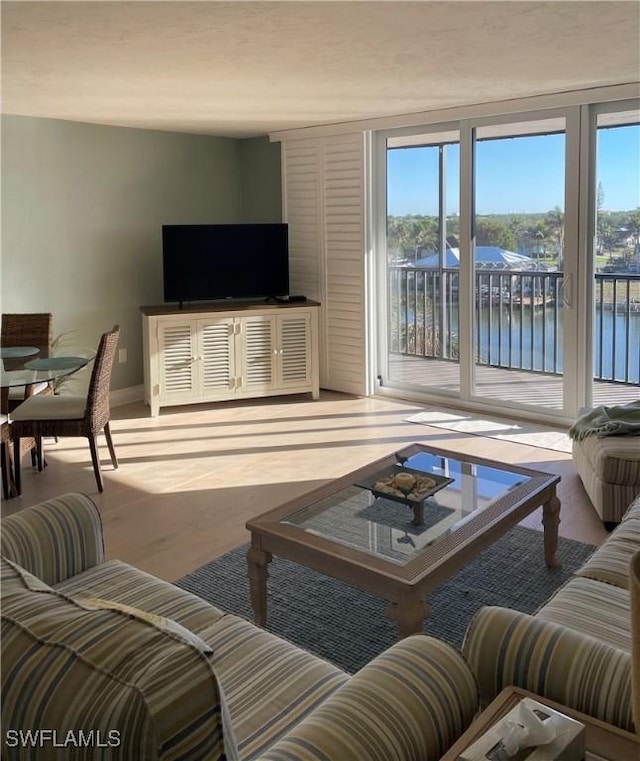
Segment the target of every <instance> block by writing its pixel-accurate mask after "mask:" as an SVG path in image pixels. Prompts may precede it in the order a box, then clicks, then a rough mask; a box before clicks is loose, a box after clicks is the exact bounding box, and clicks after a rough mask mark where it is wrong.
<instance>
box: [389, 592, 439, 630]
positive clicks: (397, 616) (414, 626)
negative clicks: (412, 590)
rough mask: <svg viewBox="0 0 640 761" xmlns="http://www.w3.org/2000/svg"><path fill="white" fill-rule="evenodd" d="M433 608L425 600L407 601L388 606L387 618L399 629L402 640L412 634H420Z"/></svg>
mask: <svg viewBox="0 0 640 761" xmlns="http://www.w3.org/2000/svg"><path fill="white" fill-rule="evenodd" d="M430 613H431V607H430V606H429V605H427V603H426V602H425V601H424V600H418V599H405V600H401V601H399V602H393V601H392V602H390V603H389V604H388V605H387V613H386V615H387V618H388V619H389V620H390V621H394V622H395V624H396V626H397V627H398V633H399V635H400V639H403V638H404V637H408V636H409V635H410V634H420V633H421V632H422V624H423V623H424V621H425V620H426V619H427V618H429V614H430Z"/></svg>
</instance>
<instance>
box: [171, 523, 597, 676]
mask: <svg viewBox="0 0 640 761" xmlns="http://www.w3.org/2000/svg"><path fill="white" fill-rule="evenodd" d="M247 549H248V545H245V546H243V547H238V548H237V549H235V550H232V551H231V552H229V553H227V554H226V555H223V556H221V557H220V558H217V559H216V560H213V561H212V562H210V563H207V564H206V565H204V566H202V567H201V568H199V569H197V570H196V571H194V572H193V573H191V574H189V575H187V576H185V577H184V578H182V579H180V581H178V582H176V583H177V585H178V586H180V587H182V588H183V589H186V590H188V591H189V592H193V593H194V594H196V595H199V596H200V597H203V598H204V599H205V600H207V601H208V602H210V603H212V604H213V605H215V606H217V607H218V608H221V609H222V610H224V611H226V612H230V613H236V614H238V615H240V616H244V617H245V618H248V619H250V620H252V619H253V613H252V610H251V606H250V603H249V584H248V580H247V561H246V552H247ZM593 549H594V548H593V547H592V546H590V545H587V544H582V543H580V542H576V541H573V540H570V539H562V538H561V539H560V547H559V553H558V555H559V558H560V560H561V561H562V568H559V569H555V570H549V569H548V568H547V567H546V566H545V564H544V561H543V537H542V532H540V531H536V530H534V529H528V528H523V527H520V526H516V528H514V529H512V530H511V531H509V532H508V533H507V534H505V536H504V537H502V538H501V539H499V540H498V541H497V542H496V543H495V544H494V545H492V546H491V547H489V548H487V549H486V550H484V551H483V552H482V553H481V554H480V555H478V556H477V557H476V558H475V559H474V560H472V561H471V562H470V563H469V564H468V565H467V566H466V567H464V568H463V569H462V570H461V571H459V572H458V573H457V574H456V575H455V576H453V577H452V578H451V579H450V580H449V581H448V582H446V583H445V584H444V585H443V586H442V587H440V588H439V589H438V590H436V592H434V593H433V594H432V595H431V597H430V598H429V600H428V602H429V603H430V605H431V616H430V618H429V619H428V620H427V621H426V623H425V626H424V631H425V633H426V634H431V635H433V636H435V637H441V638H442V639H445V640H447V641H448V642H451V643H452V644H454V645H456V646H457V647H460V645H461V644H462V639H463V637H464V632H465V630H466V628H467V624H468V623H469V621H470V619H471V617H472V616H473V614H474V613H475V611H477V610H478V608H480V607H481V606H483V605H501V606H505V607H509V608H514V609H515V610H520V611H524V612H526V613H533V612H535V611H536V610H537V609H538V608H539V607H540V606H541V605H542V604H543V603H544V602H545V601H546V600H547V599H548V598H549V597H550V596H551V594H552V593H553V592H554V591H555V590H556V589H557V588H558V587H559V586H560V585H562V584H564V582H565V581H567V580H568V579H569V578H570V577H571V575H572V573H573V572H575V571H576V570H577V569H578V568H580V566H581V565H582V564H583V563H584V561H585V559H586V558H587V557H588V556H589V555H590V554H591V553H592V552H593ZM268 590H269V597H268V607H267V629H269V630H270V631H272V632H274V633H275V634H278V635H280V636H281V637H285V638H286V639H288V640H290V641H291V642H294V643H295V644H297V645H299V646H300V647H303V648H305V649H306V650H309V651H311V652H313V653H316V654H317V655H319V656H321V657H323V658H326V659H327V660H330V661H332V662H333V663H335V664H336V665H337V666H339V667H340V668H342V669H344V670H345V671H348V672H350V673H354V672H355V671H357V670H358V669H360V668H362V666H364V665H365V664H366V663H368V662H369V661H370V660H371V659H372V658H374V657H375V656H376V655H378V654H379V653H380V652H382V651H383V650H385V649H386V648H387V647H389V646H390V645H391V644H393V642H395V641H396V639H397V630H396V628H395V626H394V625H393V624H391V622H390V621H388V620H387V619H386V618H385V607H386V604H385V602H384V601H383V600H381V599H378V598H377V597H374V596H373V595H371V594H368V593H366V592H361V591H360V590H357V589H354V588H353V587H349V586H347V585H346V584H344V583H342V582H340V581H336V580H335V579H332V578H329V577H327V576H323V575H322V574H319V573H317V572H316V571H312V570H310V569H308V568H304V567H303V566H300V565H298V564H296V563H293V562H291V561H288V560H282V559H280V558H277V557H276V558H274V559H273V561H272V562H271V563H270V565H269V582H268Z"/></svg>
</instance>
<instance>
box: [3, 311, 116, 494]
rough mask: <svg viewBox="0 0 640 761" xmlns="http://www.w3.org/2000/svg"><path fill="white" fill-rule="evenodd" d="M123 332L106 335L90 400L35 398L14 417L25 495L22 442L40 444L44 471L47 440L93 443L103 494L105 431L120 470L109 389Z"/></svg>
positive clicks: (17, 462)
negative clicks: (44, 442)
mask: <svg viewBox="0 0 640 761" xmlns="http://www.w3.org/2000/svg"><path fill="white" fill-rule="evenodd" d="M119 333H120V328H119V327H118V326H117V325H115V326H114V327H113V328H112V330H110V331H109V332H107V333H104V334H103V335H102V338H101V339H100V345H99V347H98V351H97V354H96V358H95V361H94V366H93V371H92V373H91V381H90V383H89V391H88V393H87V396H86V397H84V396H71V395H60V396H32V397H30V398H29V399H27V400H25V401H24V402H23V403H22V404H21V405H20V406H19V407H17V408H16V409H15V410H14V412H13V414H12V416H11V419H12V425H11V435H12V437H13V446H14V452H15V457H14V460H15V464H14V469H15V474H14V476H15V482H16V489H17V492H18V494H20V492H21V478H20V458H19V452H20V439H21V438H23V437H33V438H34V439H35V441H36V450H37V456H38V469H39V470H42V438H43V436H61V437H63V436H84V437H86V438H87V439H88V440H89V447H90V449H91V461H92V463H93V472H94V474H95V477H96V483H97V484H98V491H103V484H102V476H101V474H100V460H99V458H98V448H97V444H96V437H97V435H98V434H99V433H100V431H102V430H104V435H105V438H106V440H107V446H108V447H109V454H110V456H111V462H112V464H113V467H114V468H117V467H118V460H117V458H116V453H115V449H114V448H113V441H112V440H111V430H110V428H109V419H110V410H109V386H110V382H111V370H112V368H113V360H114V357H115V352H116V346H117V344H118V335H119Z"/></svg>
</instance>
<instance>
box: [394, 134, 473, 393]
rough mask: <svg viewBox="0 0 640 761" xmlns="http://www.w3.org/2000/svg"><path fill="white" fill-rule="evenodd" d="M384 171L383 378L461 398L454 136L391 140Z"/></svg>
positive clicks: (457, 166) (456, 142) (457, 157)
mask: <svg viewBox="0 0 640 761" xmlns="http://www.w3.org/2000/svg"><path fill="white" fill-rule="evenodd" d="M385 171H386V177H387V184H386V208H387V212H386V233H385V239H386V267H385V271H384V286H383V288H384V299H385V301H386V328H385V333H386V341H385V356H384V365H385V377H386V380H387V382H389V383H391V384H394V385H397V386H398V387H404V388H413V389H416V388H417V389H420V388H423V389H428V388H432V389H437V390H439V391H441V392H444V393H450V394H454V395H458V394H459V392H460V366H459V309H458V307H459V303H458V291H459V247H458V235H459V214H458V211H459V198H460V180H459V177H460V144H459V136H458V132H457V131H439V132H434V133H431V134H413V135H404V136H401V137H391V138H389V139H388V140H387V141H386V145H385Z"/></svg>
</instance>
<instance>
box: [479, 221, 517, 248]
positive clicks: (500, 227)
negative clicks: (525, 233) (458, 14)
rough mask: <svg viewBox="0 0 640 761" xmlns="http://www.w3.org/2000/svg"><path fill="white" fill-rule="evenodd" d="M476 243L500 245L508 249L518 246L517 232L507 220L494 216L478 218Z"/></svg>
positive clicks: (480, 244) (499, 246)
mask: <svg viewBox="0 0 640 761" xmlns="http://www.w3.org/2000/svg"><path fill="white" fill-rule="evenodd" d="M476 245H478V246H498V248H504V249H507V250H508V251H513V250H514V249H516V248H517V247H518V241H517V240H516V236H515V233H514V232H513V230H512V229H510V227H509V225H508V224H506V223H505V222H503V221H501V220H499V219H495V218H493V217H478V218H477V219H476Z"/></svg>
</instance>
